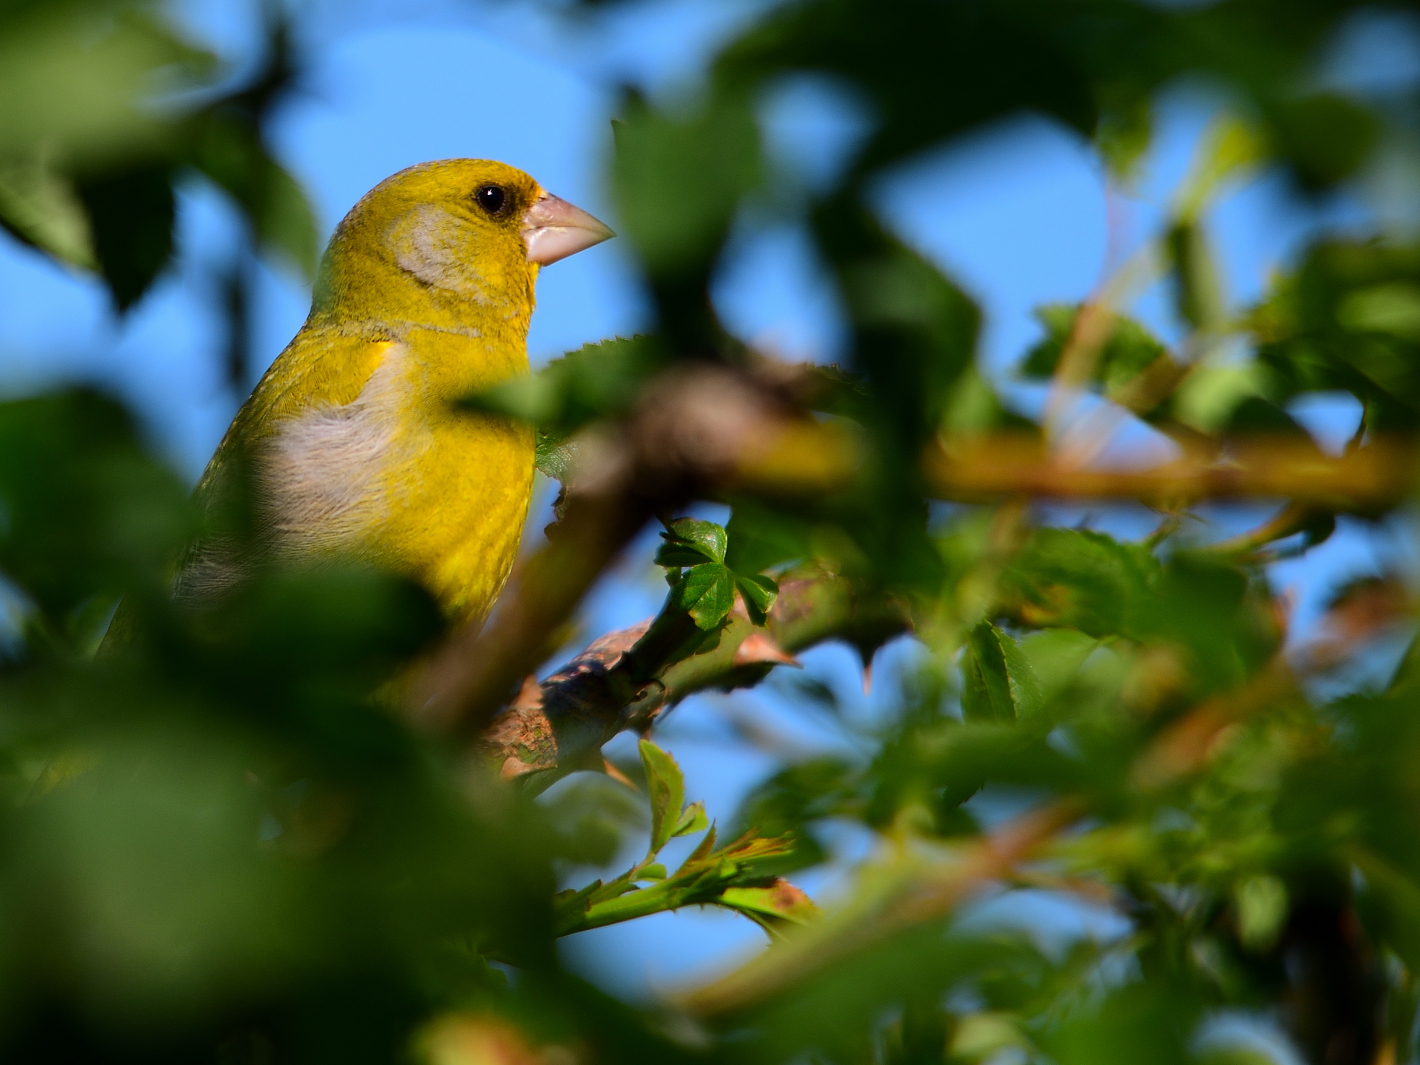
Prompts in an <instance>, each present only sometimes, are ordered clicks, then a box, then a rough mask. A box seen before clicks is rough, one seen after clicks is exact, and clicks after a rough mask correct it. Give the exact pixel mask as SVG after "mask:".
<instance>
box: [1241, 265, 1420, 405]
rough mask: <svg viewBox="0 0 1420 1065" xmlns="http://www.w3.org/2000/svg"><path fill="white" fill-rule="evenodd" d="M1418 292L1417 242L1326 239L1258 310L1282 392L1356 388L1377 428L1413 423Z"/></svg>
mask: <svg viewBox="0 0 1420 1065" xmlns="http://www.w3.org/2000/svg"><path fill="white" fill-rule="evenodd" d="M1416 293H1420V248H1417V247H1416V246H1415V245H1412V244H1406V243H1400V242H1381V241H1344V240H1338V239H1323V240H1319V241H1318V242H1317V243H1316V244H1314V245H1313V246H1312V247H1311V248H1309V249H1308V250H1307V252H1306V254H1305V255H1304V256H1303V258H1302V262H1301V266H1300V267H1299V268H1298V269H1297V270H1296V272H1295V273H1293V274H1291V275H1289V276H1285V277H1283V278H1282V279H1280V281H1279V283H1278V284H1277V285H1276V286H1275V287H1274V290H1273V293H1272V295H1271V296H1270V297H1269V299H1268V300H1267V301H1266V302H1265V303H1264V304H1263V305H1262V306H1261V307H1259V308H1258V309H1257V310H1256V311H1254V312H1253V315H1252V322H1251V324H1252V327H1253V329H1254V331H1255V332H1256V333H1257V335H1258V340H1259V347H1258V357H1259V359H1260V361H1261V362H1262V363H1263V364H1264V365H1265V366H1266V367H1267V368H1268V370H1269V371H1270V373H1271V374H1272V381H1273V384H1274V397H1275V398H1277V399H1279V400H1285V399H1286V398H1288V397H1290V396H1292V395H1295V394H1296V393H1298V392H1303V391H1334V390H1345V391H1349V392H1351V393H1353V394H1354V395H1355V396H1356V397H1357V398H1358V399H1359V400H1360V401H1361V403H1362V404H1363V405H1364V406H1365V407H1366V408H1367V428H1368V429H1370V430H1372V431H1376V432H1407V431H1409V429H1410V427H1412V426H1413V425H1414V421H1415V418H1416V417H1417V412H1420V369H1417V366H1420V335H1417V334H1415V333H1414V332H1413V331H1412V327H1411V324H1410V323H1411V319H1412V318H1414V317H1415V313H1414V310H1415V308H1414V306H1412V305H1413V304H1415V303H1416V300H1415V299H1414V298H1412V297H1414V296H1415V295H1416Z"/></svg>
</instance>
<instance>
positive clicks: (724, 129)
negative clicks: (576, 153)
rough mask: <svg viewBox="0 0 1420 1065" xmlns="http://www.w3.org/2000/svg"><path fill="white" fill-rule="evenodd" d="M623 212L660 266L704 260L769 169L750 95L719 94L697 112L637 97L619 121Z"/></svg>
mask: <svg viewBox="0 0 1420 1065" xmlns="http://www.w3.org/2000/svg"><path fill="white" fill-rule="evenodd" d="M615 132H616V158H615V161H614V164H613V170H612V173H613V176H614V184H613V189H614V191H615V194H616V204H617V215H618V217H620V219H621V221H622V224H623V228H624V229H625V232H626V236H627V237H628V238H629V239H630V240H631V242H632V243H633V244H634V245H635V246H636V248H637V250H638V251H640V253H641V255H642V257H643V259H644V260H645V262H646V264H647V266H649V267H650V269H651V271H652V272H653V273H664V274H674V273H677V272H680V271H683V270H686V269H692V268H694V267H695V266H696V265H697V264H703V263H704V262H705V261H706V260H707V259H708V257H709V256H710V255H711V254H712V253H713V251H714V250H715V248H716V247H718V246H719V244H720V243H721V241H722V240H723V239H724V237H725V236H726V234H727V233H728V232H729V228H730V223H731V221H732V220H733V218H734V215H735V212H736V209H737V208H738V206H739V201H740V197H741V196H742V195H744V194H745V193H746V192H748V191H749V190H750V189H751V188H753V187H754V186H755V185H756V184H758V182H759V180H760V176H761V173H762V168H761V165H760V154H759V129H758V125H757V123H756V122H755V116H754V112H753V110H752V109H751V107H750V104H749V101H748V100H739V99H735V100H727V99H723V98H717V99H713V100H711V101H708V102H707V103H706V104H704V105H702V106H701V107H699V108H697V109H696V110H695V111H693V112H691V113H689V114H671V113H668V112H666V111H661V110H659V109H656V108H653V107H650V106H648V105H646V104H645V103H643V102H641V101H639V100H635V99H632V100H629V101H628V102H627V106H626V111H625V114H624V116H623V118H622V121H620V122H619V123H617V125H616V127H615Z"/></svg>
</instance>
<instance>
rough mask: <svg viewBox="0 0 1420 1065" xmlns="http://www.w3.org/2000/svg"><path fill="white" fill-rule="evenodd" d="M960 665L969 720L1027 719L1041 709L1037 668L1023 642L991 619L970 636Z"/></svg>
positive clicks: (962, 697) (964, 700)
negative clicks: (1022, 648)
mask: <svg viewBox="0 0 1420 1065" xmlns="http://www.w3.org/2000/svg"><path fill="white" fill-rule="evenodd" d="M961 668H962V675H963V677H964V681H965V683H964V686H963V688H962V695H961V707H962V712H963V713H964V714H965V715H966V717H967V719H968V720H970V721H1017V720H1024V719H1026V718H1029V717H1031V716H1032V715H1034V714H1035V713H1037V712H1038V711H1039V710H1040V709H1041V706H1042V704H1043V701H1044V700H1043V698H1042V695H1041V690H1040V681H1039V680H1037V679H1036V675H1035V670H1034V669H1032V668H1031V664H1030V662H1029V660H1028V659H1027V658H1026V656H1025V655H1024V654H1023V653H1022V652H1021V648H1020V645H1019V644H1017V643H1016V641H1015V640H1013V639H1012V638H1011V637H1010V636H1009V635H1007V634H1006V633H1004V632H1002V631H1001V630H1000V629H998V628H997V627H996V626H995V625H993V624H991V623H990V622H989V621H983V622H981V623H980V624H979V625H977V626H976V627H975V628H973V629H972V630H971V633H970V634H969V635H968V637H967V644H966V652H965V653H964V654H963V656H962V667H961Z"/></svg>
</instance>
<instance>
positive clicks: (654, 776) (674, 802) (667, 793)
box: [640, 740, 685, 857]
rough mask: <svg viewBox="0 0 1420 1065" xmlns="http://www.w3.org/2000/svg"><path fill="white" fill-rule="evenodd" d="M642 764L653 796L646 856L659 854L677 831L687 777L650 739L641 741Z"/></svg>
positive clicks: (648, 788)
mask: <svg viewBox="0 0 1420 1065" xmlns="http://www.w3.org/2000/svg"><path fill="white" fill-rule="evenodd" d="M640 750H641V764H642V766H644V767H645V769H646V790H647V792H648V793H649V794H650V797H651V845H650V847H649V848H648V849H647V851H646V854H647V856H648V857H649V856H652V855H655V854H658V853H659V852H660V850H661V848H662V847H664V846H665V845H666V842H667V841H668V840H669V839H670V838H671V836H672V835H673V834H674V833H675V827H676V825H677V824H678V823H679V822H680V817H681V807H682V806H683V805H684V803H685V777H684V776H682V775H681V771H680V766H678V765H676V762H675V759H674V758H672V757H671V756H670V755H669V754H667V753H666V752H665V751H663V750H661V748H659V747H657V746H656V745H655V744H654V743H652V742H651V741H650V740H642V741H641V743H640Z"/></svg>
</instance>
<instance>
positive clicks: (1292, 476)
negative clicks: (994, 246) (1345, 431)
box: [923, 433, 1416, 511]
mask: <svg viewBox="0 0 1420 1065" xmlns="http://www.w3.org/2000/svg"><path fill="white" fill-rule="evenodd" d="M1414 459H1415V447H1414V445H1413V444H1411V443H1409V442H1408V441H1404V440H1377V441H1374V442H1372V443H1370V444H1367V445H1365V446H1364V447H1360V448H1357V449H1356V450H1355V451H1352V452H1350V453H1348V454H1345V455H1342V456H1339V457H1332V456H1329V455H1326V454H1325V453H1323V452H1322V451H1320V450H1319V449H1318V448H1317V447H1316V446H1315V445H1314V444H1312V443H1311V442H1310V441H1305V440H1302V441H1298V440H1296V439H1294V438H1290V437H1288V438H1281V437H1277V438H1269V437H1262V438H1255V439H1240V440H1236V441H1231V442H1229V443H1228V444H1227V447H1226V449H1225V450H1223V451H1221V452H1209V451H1207V450H1204V449H1201V448H1196V447H1188V448H1187V449H1185V451H1184V454H1183V455H1182V457H1180V458H1178V459H1176V460H1174V461H1172V462H1168V463H1164V464H1161V465H1158V466H1153V467H1150V468H1148V469H1141V470H1101V469H1093V468H1089V467H1087V466H1079V465H1070V464H1068V463H1065V462H1062V461H1061V460H1060V459H1059V458H1058V457H1056V456H1054V455H1052V454H1051V453H1050V452H1049V451H1047V450H1046V448H1045V446H1044V444H1043V443H1042V442H1041V441H1040V440H1039V439H1038V438H1036V437H1034V436H1031V435H1028V434H1004V433H1003V434H996V435H992V436H985V437H972V438H969V439H954V440H947V441H937V442H936V443H934V444H933V445H932V446H931V447H930V448H929V449H928V451H927V453H926V454H925V455H924V456H923V466H924V471H925V474H926V477H927V483H928V488H929V491H931V492H932V493H933V494H935V495H938V496H940V497H942V498H946V499H956V500H969V501H982V500H990V499H998V498H1000V497H1002V496H1042V497H1049V498H1094V499H1137V500H1139V501H1141V502H1144V503H1150V504H1154V505H1158V506H1164V507H1173V506H1177V505H1179V504H1181V503H1191V502H1196V501H1198V500H1202V499H1238V498H1245V497H1258V498H1278V499H1290V500H1294V501H1297V502H1299V503H1306V504H1312V505H1315V506H1317V507H1319V508H1324V509H1330V510H1337V511H1370V510H1374V509H1377V508H1381V507H1386V506H1391V505H1394V504H1395V503H1397V502H1398V501H1399V500H1400V499H1401V498H1403V497H1404V496H1405V495H1406V494H1407V493H1408V492H1410V491H1411V490H1413V489H1414V487H1415V484H1416V463H1415V461H1414Z"/></svg>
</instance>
